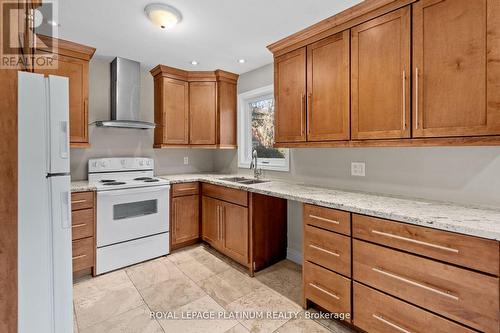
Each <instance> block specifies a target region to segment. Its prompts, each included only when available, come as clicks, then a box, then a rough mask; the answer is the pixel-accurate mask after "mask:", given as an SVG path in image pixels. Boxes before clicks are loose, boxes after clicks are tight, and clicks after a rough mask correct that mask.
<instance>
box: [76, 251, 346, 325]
mask: <svg viewBox="0 0 500 333" xmlns="http://www.w3.org/2000/svg"><path fill="white" fill-rule="evenodd" d="M73 289H74V302H73V303H74V310H75V332H79V333H100V332H103V333H118V332H120V333H121V332H123V333H157V332H158V333H163V332H166V333H169V332H181V333H190V332H203V333H212V332H220V333H224V332H232V333H244V332H287V333H288V332H291V333H294V332H307V333H316V332H317V333H322V332H336V333H348V332H351V330H349V329H348V328H346V327H344V326H342V325H340V324H338V323H336V322H334V321H329V320H328V321H318V322H316V321H313V320H310V319H305V318H304V311H302V308H301V306H300V305H299V304H300V299H301V294H300V293H301V268H300V266H298V265H296V264H295V263H292V262H291V261H288V260H283V261H281V262H279V263H277V264H276V265H273V266H271V267H269V268H267V269H265V270H263V271H261V272H259V273H257V274H256V276H255V278H250V277H249V276H248V275H247V274H246V273H245V270H244V269H243V268H242V267H241V266H239V265H237V264H235V263H234V262H232V261H231V260H230V259H228V258H226V257H224V256H222V255H221V254H219V253H217V252H216V251H214V250H213V249H211V248H209V247H207V246H205V245H196V246H192V247H189V248H186V249H182V250H179V251H177V252H174V253H173V254H171V255H168V256H166V257H162V258H158V259H155V260H152V261H148V262H145V263H141V264H138V265H135V266H131V267H128V268H125V269H121V270H118V271H115V272H112V273H108V274H105V275H102V276H99V277H96V278H85V279H81V280H79V281H76V282H75V284H74V288H73ZM151 311H159V312H161V313H164V314H167V313H169V314H176V315H178V316H181V314H183V313H184V314H185V313H194V312H196V311H203V312H204V314H205V315H207V314H209V313H210V314H217V313H226V314H231V313H235V312H232V311H284V312H291V313H296V314H297V316H296V317H295V318H281V317H280V318H273V319H268V318H234V317H230V318H220V317H217V318H213V319H205V320H203V319H199V318H195V319H181V318H176V319H172V318H168V319H167V318H153V319H152V318H151V317H150V313H151Z"/></svg>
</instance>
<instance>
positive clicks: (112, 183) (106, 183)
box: [103, 181, 126, 185]
mask: <svg viewBox="0 0 500 333" xmlns="http://www.w3.org/2000/svg"><path fill="white" fill-rule="evenodd" d="M123 184H126V183H125V182H115V181H111V182H105V183H104V184H103V185H123Z"/></svg>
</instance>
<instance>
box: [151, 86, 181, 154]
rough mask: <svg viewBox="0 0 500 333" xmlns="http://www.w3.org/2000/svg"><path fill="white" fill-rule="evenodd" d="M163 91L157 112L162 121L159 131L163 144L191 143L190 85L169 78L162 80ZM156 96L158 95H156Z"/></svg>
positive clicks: (159, 98) (158, 101)
mask: <svg viewBox="0 0 500 333" xmlns="http://www.w3.org/2000/svg"><path fill="white" fill-rule="evenodd" d="M160 80H163V81H162V84H161V85H160V89H161V91H160V92H158V93H159V94H158V96H157V97H158V100H157V103H160V105H159V107H157V109H156V112H161V114H157V119H159V120H161V123H160V124H158V125H159V126H158V130H159V131H160V132H161V134H162V135H161V141H162V142H161V143H164V144H174V145H175V144H178V145H179V144H186V145H187V144H188V143H189V83H187V82H185V81H180V80H173V79H169V78H161V79H160ZM155 96H156V95H155Z"/></svg>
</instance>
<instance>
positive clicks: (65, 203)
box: [61, 192, 71, 229]
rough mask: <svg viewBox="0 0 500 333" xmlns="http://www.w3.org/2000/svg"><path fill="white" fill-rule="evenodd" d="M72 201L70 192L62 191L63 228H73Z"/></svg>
mask: <svg viewBox="0 0 500 333" xmlns="http://www.w3.org/2000/svg"><path fill="white" fill-rule="evenodd" d="M70 202H71V194H70V192H61V227H62V228H63V229H69V228H71V215H70V214H71V209H70V207H69V205H70Z"/></svg>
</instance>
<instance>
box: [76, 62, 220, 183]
mask: <svg viewBox="0 0 500 333" xmlns="http://www.w3.org/2000/svg"><path fill="white" fill-rule="evenodd" d="M112 60H113V59H112V58H102V57H95V58H93V59H92V60H91V61H90V73H89V123H92V122H94V121H96V120H106V119H109V117H110V69H109V64H110V62H111V61H112ZM153 91H154V90H153V78H152V76H151V74H150V73H149V68H142V67H141V118H142V119H143V120H145V121H151V122H153V121H154V104H153ZM89 136H90V144H91V148H90V149H72V150H71V178H72V179H73V180H81V179H87V162H88V159H89V158H100V157H116V156H118V157H121V156H124V157H125V156H136V157H138V156H144V157H153V158H154V159H155V162H156V167H155V172H156V174H172V173H193V172H210V171H213V167H214V164H213V159H214V154H213V151H211V150H209V149H179V148H172V149H153V130H136V129H123V128H114V129H113V128H97V127H96V126H95V125H90V126H89ZM185 156H187V157H189V165H184V157H185Z"/></svg>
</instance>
